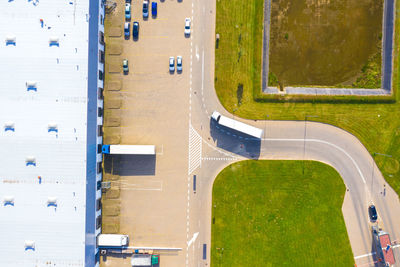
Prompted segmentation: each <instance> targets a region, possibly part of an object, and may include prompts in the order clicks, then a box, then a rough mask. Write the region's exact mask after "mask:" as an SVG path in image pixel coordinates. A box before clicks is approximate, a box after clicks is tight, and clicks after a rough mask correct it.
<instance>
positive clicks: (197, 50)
mask: <svg viewBox="0 0 400 267" xmlns="http://www.w3.org/2000/svg"><path fill="white" fill-rule="evenodd" d="M196 58H197V61H199V59H200V55H199V48H198V46H197V45H196Z"/></svg>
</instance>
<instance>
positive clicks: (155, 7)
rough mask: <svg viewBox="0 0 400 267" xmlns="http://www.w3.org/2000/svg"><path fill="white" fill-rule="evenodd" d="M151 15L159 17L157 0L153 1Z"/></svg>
mask: <svg viewBox="0 0 400 267" xmlns="http://www.w3.org/2000/svg"><path fill="white" fill-rule="evenodd" d="M151 15H152V16H153V17H157V2H151Z"/></svg>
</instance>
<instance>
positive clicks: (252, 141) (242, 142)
mask: <svg viewBox="0 0 400 267" xmlns="http://www.w3.org/2000/svg"><path fill="white" fill-rule="evenodd" d="M210 134H211V137H212V138H213V140H214V142H216V144H217V147H219V148H222V149H224V150H227V151H229V152H232V153H235V154H237V155H240V156H242V157H246V158H249V159H258V158H259V157H260V150H261V139H258V138H255V137H252V136H249V135H247V134H244V133H242V132H238V131H236V130H233V129H231V128H228V127H225V126H222V125H220V124H218V123H217V122H216V121H215V120H213V119H211V120H210Z"/></svg>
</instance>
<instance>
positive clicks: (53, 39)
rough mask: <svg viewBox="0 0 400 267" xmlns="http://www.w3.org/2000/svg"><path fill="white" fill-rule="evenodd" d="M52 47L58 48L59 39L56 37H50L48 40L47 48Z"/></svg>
mask: <svg viewBox="0 0 400 267" xmlns="http://www.w3.org/2000/svg"><path fill="white" fill-rule="evenodd" d="M53 45H55V46H60V43H59V39H58V37H57V36H52V37H50V39H49V46H53Z"/></svg>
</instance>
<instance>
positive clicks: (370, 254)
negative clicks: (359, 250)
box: [354, 252, 376, 260]
mask: <svg viewBox="0 0 400 267" xmlns="http://www.w3.org/2000/svg"><path fill="white" fill-rule="evenodd" d="M375 254H376V252H371V253H368V254H364V255H360V256H357V257H354V259H355V260H358V259H361V258H365V257H369V256H372V255H375Z"/></svg>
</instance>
